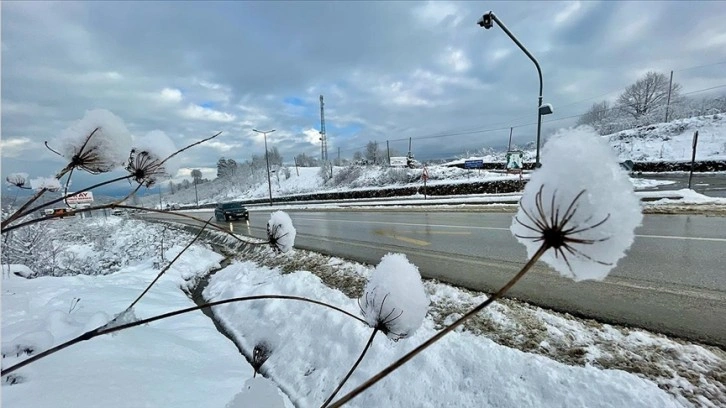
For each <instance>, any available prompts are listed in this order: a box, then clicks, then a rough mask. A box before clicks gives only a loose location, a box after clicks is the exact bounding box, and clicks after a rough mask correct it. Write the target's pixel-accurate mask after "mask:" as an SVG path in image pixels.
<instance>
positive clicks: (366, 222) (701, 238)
mask: <svg viewBox="0 0 726 408" xmlns="http://www.w3.org/2000/svg"><path fill="white" fill-rule="evenodd" d="M295 219H296V220H307V221H333V222H347V223H354V224H385V225H401V226H411V227H426V226H428V227H433V228H453V229H479V230H495V231H509V228H504V227H482V226H476V225H443V224H415V223H408V222H390V221H388V222H387V221H365V220H358V221H356V220H329V219H326V218H303V217H295ZM635 236H636V237H640V238H655V239H676V240H678V239H680V240H686V241H711V242H726V238H709V237H682V236H678V235H649V234H636V235H635Z"/></svg>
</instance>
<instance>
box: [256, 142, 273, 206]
mask: <svg viewBox="0 0 726 408" xmlns="http://www.w3.org/2000/svg"><path fill="white" fill-rule="evenodd" d="M252 131H253V132H257V133H262V136H263V137H264V138H265V162H266V163H267V190H268V191H269V192H270V205H272V182H271V181H270V158H269V156H268V154H267V134H268V133H272V132H274V131H275V129H272V130H268V131H264V132H263V131H261V130H257V129H252Z"/></svg>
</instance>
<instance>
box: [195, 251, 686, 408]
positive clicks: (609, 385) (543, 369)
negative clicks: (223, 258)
mask: <svg viewBox="0 0 726 408" xmlns="http://www.w3.org/2000/svg"><path fill="white" fill-rule="evenodd" d="M269 293H283V294H290V295H298V296H308V297H312V298H314V299H318V300H323V301H325V302H327V303H330V304H333V305H335V306H338V307H340V308H342V309H344V310H347V311H349V312H351V313H354V314H358V313H359V310H358V304H357V303H356V301H355V300H353V299H350V298H348V297H347V296H345V295H344V294H343V293H341V292H340V291H338V290H335V289H331V288H328V287H326V286H325V285H324V284H323V283H322V282H321V280H320V279H319V278H317V277H316V276H315V275H313V274H311V273H310V272H307V271H296V272H294V273H287V274H282V273H280V271H279V270H271V269H267V268H261V267H259V266H257V265H255V264H253V263H250V262H240V263H235V264H233V265H230V266H228V267H227V268H225V269H224V270H222V271H220V272H218V273H217V274H215V276H214V277H213V278H212V281H211V283H210V286H209V287H208V288H207V290H206V291H205V294H206V296H208V297H209V298H210V299H224V298H230V297H236V296H248V295H254V294H269ZM215 314H217V315H218V316H219V317H220V319H221V321H222V322H224V324H225V326H227V327H228V328H229V329H230V330H231V331H232V332H233V333H234V334H235V335H236V336H237V338H238V339H239V341H240V343H241V344H243V345H244V346H245V347H247V348H248V349H251V348H253V347H254V346H255V344H256V343H257V342H259V341H261V340H268V337H266V336H265V335H266V334H267V333H269V332H270V331H272V332H274V333H275V334H274V335H273V336H270V337H271V338H270V339H269V340H270V343H271V344H273V346H272V348H273V350H272V353H271V355H270V357H269V359H268V360H267V362H266V363H265V365H264V367H265V368H266V372H267V373H268V375H269V376H270V377H271V378H273V379H274V380H275V381H276V382H278V383H279V384H281V387H282V388H283V389H284V390H285V391H286V392H287V393H288V395H289V396H290V398H291V400H292V401H293V402H294V403H295V404H296V405H297V406H304V407H310V406H318V405H319V404H321V403H322V401H325V399H326V398H327V397H328V395H329V394H330V392H332V390H333V389H334V388H335V387H336V386H337V383H338V381H339V379H340V378H342V376H343V375H344V374H345V373H346V372H347V370H348V369H349V368H350V366H351V365H352V363H353V362H354V361H355V360H356V358H357V356H358V355H359V354H360V352H361V351H362V349H363V346H364V345H365V343H366V340H367V339H368V337H369V336H370V335H371V329H370V328H368V327H367V326H365V325H363V324H361V323H360V322H358V321H355V320H353V319H351V318H349V317H347V316H345V315H341V314H336V313H334V312H329V311H327V310H325V309H320V308H316V307H315V306H308V305H301V304H297V303H293V302H289V303H285V302H282V301H281V302H266V303H262V302H259V303H251V302H248V303H244V304H229V305H223V306H220V307H218V308H217V309H216V310H215ZM435 331H436V324H435V322H434V321H433V319H431V318H430V317H427V318H426V319H425V320H424V324H423V327H422V328H421V329H419V330H418V331H417V332H416V333H415V334H414V335H413V336H412V337H410V338H408V339H403V340H399V341H398V342H392V341H391V340H389V339H388V338H386V336H383V335H380V336H378V337H376V338H375V339H374V342H373V345H372V347H371V350H370V351H369V352H368V354H367V358H365V359H364V360H363V362H362V363H361V365H360V366H359V367H358V369H357V371H356V372H355V373H354V374H353V376H352V377H351V379H350V382H349V384H347V385H346V386H345V387H343V389H342V390H341V392H342V393H345V392H347V391H349V390H351V389H352V388H353V387H354V386H356V385H357V384H360V383H361V382H362V381H364V380H366V379H367V378H369V377H370V376H372V375H374V374H376V373H377V372H378V371H380V370H381V369H382V368H384V367H385V366H386V365H387V364H388V363H390V362H392V361H394V360H396V359H397V358H399V357H401V356H402V355H403V354H405V353H406V352H407V351H409V350H411V349H412V348H414V347H415V346H416V345H418V344H419V343H421V342H423V341H424V340H426V339H427V338H428V337H430V336H431V335H433V334H434V333H435ZM341 395H342V394H341ZM349 405H350V406H357V407H382V406H396V407H422V406H430V407H441V406H447V407H474V406H476V407H507V406H516V407H554V406H572V407H574V406H588V407H613V406H628V407H653V406H658V407H669V406H679V404H678V403H677V401H676V400H675V398H673V397H672V396H670V395H669V394H667V393H666V392H665V391H663V390H661V389H659V388H658V387H657V386H656V385H655V384H654V383H653V382H651V381H648V380H645V379H642V378H640V377H638V376H635V375H633V374H629V373H626V372H624V371H619V370H601V369H597V368H595V367H591V366H589V367H588V366H585V367H575V366H569V365H565V364H562V363H559V362H556V361H554V360H551V359H549V358H546V357H543V356H539V355H535V354H530V353H524V352H521V351H519V350H516V349H512V348H509V347H505V346H502V345H499V344H497V343H495V342H493V341H491V340H489V339H487V338H485V337H480V336H476V335H473V334H471V333H468V332H462V331H457V332H454V333H451V334H449V335H448V336H446V337H445V338H444V339H443V340H442V341H440V342H439V343H438V344H437V345H435V346H434V347H432V348H431V349H429V350H427V351H425V352H424V353H422V354H421V355H419V356H417V357H416V358H414V359H413V360H412V361H410V362H409V363H408V364H406V365H405V366H403V367H402V368H401V369H400V370H399V371H398V372H396V373H394V374H392V375H391V376H390V377H388V378H386V379H385V380H383V381H382V382H381V383H379V384H377V385H375V386H374V387H373V388H371V389H370V390H368V391H367V392H365V393H363V394H361V395H360V396H359V397H357V398H356V399H354V400H353V401H352V402H351V403H350V404H349Z"/></svg>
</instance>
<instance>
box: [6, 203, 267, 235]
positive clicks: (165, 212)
mask: <svg viewBox="0 0 726 408" xmlns="http://www.w3.org/2000/svg"><path fill="white" fill-rule="evenodd" d="M106 208H125V209H128V210H141V211H148V212H153V213H159V214H166V215H171V216H173V217H179V218H186V219H190V220H194V221H197V222H199V223H201V224H204V223H205V222H206V221H205V220H203V219H201V218H198V217H194V216H192V215H187V214H180V213H170V212H168V211H163V210H157V209H155V208H144V207H139V206H135V205H126V204H117V203H110V204H103V205H98V206H94V207H88V208H80V209H77V210H74V211H73V213H74V214H78V213H83V212H89V211H95V210H103V209H106ZM68 216H69V215H68V214H53V215H47V216H45V217H42V218H35V219H32V220H28V221H25V222H23V223H20V224H16V225H12V226H9V227H7V228H3V229H2V231H0V232H2V233H3V234H5V233H6V232H10V231H12V230H15V229H18V228H22V227H26V226H28V225H32V224H36V223H39V222H43V221H46V220H50V219H53V218H60V217H68ZM209 226H210V227H211V228H213V229H216V230H218V231H220V232H224V233H225V234H227V235H229V236H230V237H232V238H234V239H236V240H237V241H239V242H244V243H247V244H250V245H267V244H268V242H267V241H262V242H250V241H245V240H243V239H241V238H240V237H238V236H236V235H234V234H233V233H231V232H230V231H228V230H226V229H224V228H222V227H220V226H218V225H214V224H210V225H209Z"/></svg>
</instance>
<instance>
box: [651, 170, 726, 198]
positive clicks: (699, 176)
mask: <svg viewBox="0 0 726 408" xmlns="http://www.w3.org/2000/svg"><path fill="white" fill-rule="evenodd" d="M641 178H645V179H653V180H670V181H675V183H674V184H665V185H661V186H657V187H655V188H652V189H646V190H680V189H682V188H688V173H685V174H684V173H661V174H659V173H646V174H643V175H642V176H641ZM691 188H692V189H693V190H694V191H696V192H698V193H701V194H703V195H707V196H710V197H726V174H724V173H693V179H692V180H691Z"/></svg>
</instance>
